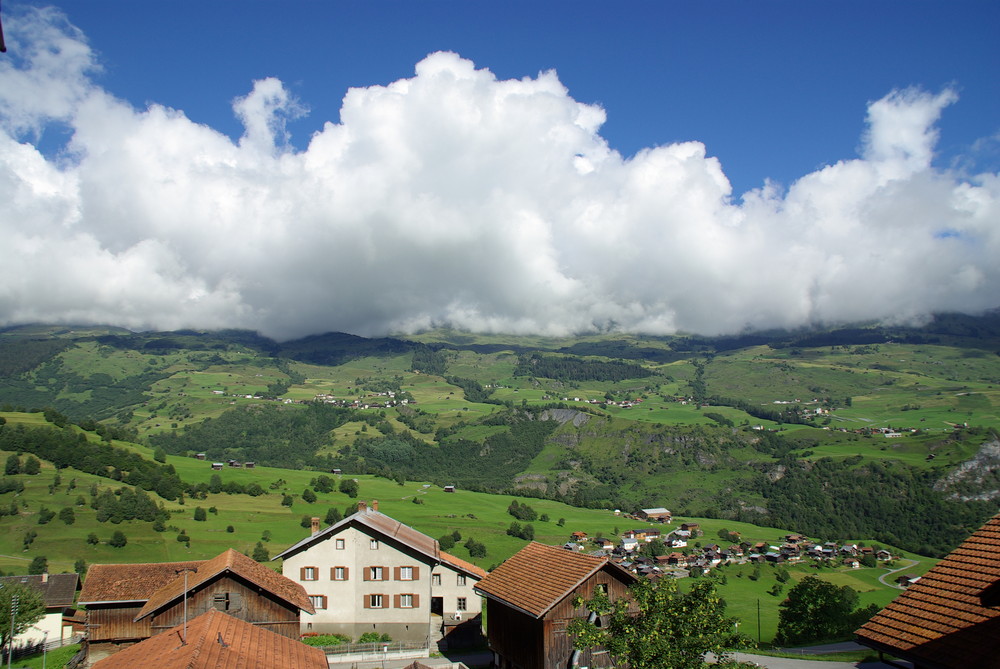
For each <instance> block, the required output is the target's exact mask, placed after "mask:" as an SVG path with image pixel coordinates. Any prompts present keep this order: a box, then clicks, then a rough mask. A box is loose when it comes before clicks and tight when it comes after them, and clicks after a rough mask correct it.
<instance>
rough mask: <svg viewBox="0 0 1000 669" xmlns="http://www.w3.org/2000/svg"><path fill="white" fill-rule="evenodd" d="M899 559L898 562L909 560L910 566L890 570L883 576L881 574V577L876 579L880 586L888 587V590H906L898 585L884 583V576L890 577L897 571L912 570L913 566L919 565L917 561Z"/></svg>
mask: <svg viewBox="0 0 1000 669" xmlns="http://www.w3.org/2000/svg"><path fill="white" fill-rule="evenodd" d="M899 559H900V560H909V562H910V564H908V565H906V566H905V567H900V568H899V569H892V570H889V571H887V572H886V573H884V574H882V575H881V576H879V577H878V582H879V583H881V584H882V585H885V586H888V587H890V588H897V589H898V590H906V588H904V587H903V586H901V585H899V584H898V583H886V582H885V577H886V576H891V575H892V574H895V573H896V572H897V571H906V570H907V569H912V568H913V567H914V566H915V565H918V564H920V562H919V561H918V560H912V559H910V558H899Z"/></svg>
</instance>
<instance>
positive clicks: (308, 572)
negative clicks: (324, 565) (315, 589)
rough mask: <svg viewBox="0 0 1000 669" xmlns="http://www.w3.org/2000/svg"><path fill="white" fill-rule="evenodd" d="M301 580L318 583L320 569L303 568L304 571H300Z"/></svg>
mask: <svg viewBox="0 0 1000 669" xmlns="http://www.w3.org/2000/svg"><path fill="white" fill-rule="evenodd" d="M299 580H300V581H318V580H319V569H317V568H316V567H302V569H300V570H299Z"/></svg>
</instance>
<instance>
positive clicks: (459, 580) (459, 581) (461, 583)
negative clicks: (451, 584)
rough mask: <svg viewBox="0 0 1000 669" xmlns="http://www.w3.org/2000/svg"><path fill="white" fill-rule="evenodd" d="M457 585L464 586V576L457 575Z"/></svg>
mask: <svg viewBox="0 0 1000 669" xmlns="http://www.w3.org/2000/svg"><path fill="white" fill-rule="evenodd" d="M458 584H459V585H465V574H459V575H458Z"/></svg>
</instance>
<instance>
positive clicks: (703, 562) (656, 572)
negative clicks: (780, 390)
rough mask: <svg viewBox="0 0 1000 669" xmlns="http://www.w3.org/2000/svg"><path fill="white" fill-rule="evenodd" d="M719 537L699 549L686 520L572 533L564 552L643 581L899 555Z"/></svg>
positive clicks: (648, 512)
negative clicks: (609, 532) (728, 568)
mask: <svg viewBox="0 0 1000 669" xmlns="http://www.w3.org/2000/svg"><path fill="white" fill-rule="evenodd" d="M623 517H624V518H626V519H630V520H637V521H647V522H652V523H662V524H664V525H667V524H669V523H670V522H671V513H670V511H668V510H667V509H664V508H653V509H643V510H641V511H639V512H638V513H637V514H635V515H634V516H633V515H625V516H623ZM719 534H720V535H723V534H725V535H726V536H725V538H726V539H727V540H728V541H726V542H725V543H723V544H719V543H708V544H704V545H703V542H702V541H700V540H699V539H700V538H701V537H703V536H704V533H703V531H702V529H701V526H700V525H699V524H698V523H686V522H685V523H680V524H679V525H678V526H677V527H676V528H675V529H672V530H666V529H664V530H660V529H657V528H655V527H644V528H640V529H632V530H626V531H625V532H622V533H621V534H620V535H619V539H618V541H617V543H616V542H614V541H612V540H610V539H607V538H605V537H589V536H587V534H586V533H585V532H580V531H575V532H572V533H571V535H570V537H569V541H567V542H566V543H565V544H564V545H563V548H565V549H566V550H570V551H574V552H582V553H588V554H590V555H595V556H607V558H608V559H609V560H611V561H612V562H614V563H616V564H618V565H620V566H622V567H623V568H625V569H627V570H629V571H631V572H632V573H634V574H636V575H637V576H641V577H645V578H660V577H662V576H671V577H674V578H685V577H689V576H692V575H695V576H702V575H706V574H709V573H710V571H711V570H712V569H713V568H715V567H718V566H719V565H727V564H747V563H771V564H782V563H789V564H798V563H802V562H805V561H809V560H811V561H813V563H815V564H823V565H833V564H840V565H843V566H845V567H848V568H851V569H860V568H861V567H862V566H866V565H867V566H875V565H876V564H878V563H879V562H881V563H890V562H891V561H892V560H894V559H895V558H896V557H897V556H895V555H893V554H892V552H891V551H889V550H888V549H885V548H878V547H872V546H864V545H861V544H858V543H837V542H834V541H828V542H823V543H817V542H814V541H811V540H810V539H808V538H807V537H805V536H803V535H801V534H787V535H785V536H783V537H780V538H779V539H778V541H776V542H775V543H773V544H772V543H768V542H763V541H759V542H754V543H749V542H746V541H741V540H740V535H739V533H738V532H728V531H725V530H720V532H719ZM671 549H672V550H671ZM668 551H669V552H668ZM907 578H909V577H907ZM907 584H908V581H907Z"/></svg>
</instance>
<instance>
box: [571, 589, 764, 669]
mask: <svg viewBox="0 0 1000 669" xmlns="http://www.w3.org/2000/svg"><path fill="white" fill-rule="evenodd" d="M629 591H630V593H631V595H632V597H631V599H630V598H627V597H620V598H618V599H616V600H615V601H611V600H610V599H609V598H608V596H607V595H606V594H604V593H601V592H598V593H597V594H596V595H595V597H594V598H593V599H590V600H583V599H582V598H578V599H577V601H576V604H577V606H582V607H585V608H586V609H587V610H588V611H591V612H593V614H596V616H600V618H597V617H596V616H595V617H594V618H593V619H590V618H588V617H579V618H574V619H573V620H572V621H570V624H569V628H568V631H569V633H570V634H572V635H574V636H575V639H574V641H573V643H574V646H575V647H576V648H578V649H580V650H583V649H587V648H596V647H603V648H605V649H606V650H607V651H608V652H609V653H610V655H611V657H612V658H613V659H614V660H615V661H616V662H617V663H619V664H627V665H628V666H629V667H631V669H692V668H696V667H705V666H708V665H707V663H706V662H705V657H704V656H705V654H706V653H709V652H710V653H714V654H715V655H716V657H718V658H720V659H721V660H726V659H728V653H729V652H730V651H732V650H734V649H737V648H743V647H746V646H748V645H749V643H748V641H747V639H746V638H744V637H742V636H740V635H738V634H737V633H736V632H735V624H734V623H735V619H733V618H728V617H726V615H725V610H726V604H725V602H724V601H723V600H722V598H721V597H719V595H718V594H717V593H716V592H715V585H714V584H713V583H712V582H711V581H708V580H701V581H698V582H697V583H695V584H694V585H693V586H692V587H691V590H690V592H687V593H683V592H681V591H680V590H679V589H678V587H677V581H676V580H674V579H672V578H663V579H659V580H658V581H655V582H654V581H647V580H642V581H639V582H638V583H636V584H635V585H633V586H632V587H631V588H630V590H629ZM598 622H600V624H598Z"/></svg>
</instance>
